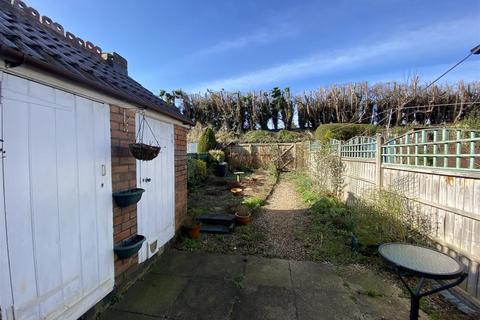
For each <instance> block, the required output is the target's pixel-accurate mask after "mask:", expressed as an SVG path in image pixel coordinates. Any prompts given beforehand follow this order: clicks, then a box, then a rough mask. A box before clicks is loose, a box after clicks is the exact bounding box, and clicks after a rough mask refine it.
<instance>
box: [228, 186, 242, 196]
mask: <svg viewBox="0 0 480 320" xmlns="http://www.w3.org/2000/svg"><path fill="white" fill-rule="evenodd" d="M242 191H243V189H242V188H232V189H230V192H231V193H232V194H233V195H234V196H235V197H240V195H241V194H242Z"/></svg>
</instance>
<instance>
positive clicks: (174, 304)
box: [100, 250, 409, 320]
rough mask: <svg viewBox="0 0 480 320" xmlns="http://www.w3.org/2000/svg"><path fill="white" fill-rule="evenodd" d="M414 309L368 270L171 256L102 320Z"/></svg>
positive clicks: (386, 314)
mask: <svg viewBox="0 0 480 320" xmlns="http://www.w3.org/2000/svg"><path fill="white" fill-rule="evenodd" d="M339 274H341V275H342V276H340V275H339ZM369 278H371V279H369ZM371 292H375V293H378V294H380V295H374V294H370V293H371ZM408 310H409V304H408V300H407V299H405V298H404V297H402V292H401V291H400V290H399V289H398V288H396V287H392V285H391V283H389V282H386V281H382V280H381V278H379V277H378V276H376V275H375V274H372V273H371V271H368V270H362V269H359V270H355V269H348V270H347V269H344V270H340V271H339V270H336V269H334V267H332V266H331V265H328V264H324V263H315V262H310V261H295V260H284V259H268V258H262V257H257V256H243V255H221V254H204V253H192V252H183V251H176V250H169V251H167V252H166V253H164V254H163V256H162V257H161V259H160V260H159V262H158V263H156V264H155V265H154V266H153V267H152V269H151V272H150V273H148V274H147V275H146V276H145V277H144V278H143V279H141V280H139V281H137V282H136V283H135V284H134V285H133V286H132V287H131V288H130V289H129V290H128V291H127V292H126V293H125V294H124V295H123V297H122V299H121V300H120V301H119V302H118V303H116V304H114V305H112V306H111V307H110V308H109V309H108V310H107V311H106V312H105V313H104V314H102V315H101V317H100V319H102V320H107V319H108V320H109V319H123V320H137V319H138V320H148V319H189V320H193V319H209V320H217V319H218V320H223V319H225V320H237V319H238V320H240V319H241V320H257V319H258V320H260V319H261V320H268V319H272V320H273V319H274V320H283V319H285V320H289V319H298V320H307V319H308V320H313V319H349V320H350V319H408Z"/></svg>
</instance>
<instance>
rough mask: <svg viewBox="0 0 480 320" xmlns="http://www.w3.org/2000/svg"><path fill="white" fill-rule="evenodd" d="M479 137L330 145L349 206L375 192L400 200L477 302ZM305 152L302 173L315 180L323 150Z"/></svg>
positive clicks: (438, 135)
mask: <svg viewBox="0 0 480 320" xmlns="http://www.w3.org/2000/svg"><path fill="white" fill-rule="evenodd" d="M479 137H480V133H479V132H478V131H474V130H471V131H468V130H445V129H441V128H433V129H426V130H420V131H416V132H415V131H412V132H409V133H407V134H405V135H403V136H401V137H397V138H395V139H390V140H388V141H386V142H385V144H383V145H379V146H377V145H376V144H377V141H381V140H380V139H379V137H378V136H377V137H376V139H375V138H373V137H372V138H366V137H356V138H353V139H351V140H349V141H347V142H340V141H335V142H333V143H331V145H332V146H334V147H335V148H336V150H340V152H339V154H341V156H342V162H343V164H344V173H343V179H344V189H343V197H344V200H345V201H346V202H347V204H350V205H351V204H353V203H354V201H355V200H356V199H358V198H362V197H368V196H369V192H371V191H373V190H375V189H378V188H384V189H390V190H392V191H395V192H396V193H398V194H400V195H402V196H404V197H405V199H406V203H407V206H408V207H409V208H411V209H412V210H414V212H415V214H416V216H417V217H418V219H420V218H421V219H424V221H427V222H428V223H429V225H430V234H429V235H430V238H431V239H432V240H434V241H435V242H436V243H437V247H438V249H439V250H441V251H442V252H445V253H447V254H449V255H451V256H452V257H456V258H457V259H458V260H459V261H460V262H462V263H463V264H464V265H465V267H466V269H467V270H468V273H469V276H468V278H467V280H466V281H464V282H463V283H462V284H461V286H460V287H461V288H462V289H463V290H465V291H466V292H468V293H469V294H470V296H472V297H474V298H476V299H480V164H479V163H480V151H479V150H480V146H479V144H480V138H479ZM303 147H304V150H303V151H304V152H303V159H304V160H303V163H304V166H305V169H306V170H307V171H308V172H310V174H312V175H315V173H316V172H315V168H316V167H318V166H321V165H322V164H319V163H315V159H316V157H315V156H314V154H315V153H316V152H319V149H320V148H321V146H320V144H319V143H318V142H306V143H304V145H303ZM379 148H380V149H379ZM332 149H333V148H332ZM375 150H381V155H380V152H378V153H379V154H378V155H376V152H375ZM333 152H337V151H335V150H334V151H333ZM326 178H327V177H325V178H324V179H326Z"/></svg>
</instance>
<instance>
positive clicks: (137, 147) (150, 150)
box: [128, 143, 160, 161]
mask: <svg viewBox="0 0 480 320" xmlns="http://www.w3.org/2000/svg"><path fill="white" fill-rule="evenodd" d="M128 149H129V150H130V153H131V154H132V156H133V157H134V158H135V159H138V160H145V161H149V160H153V159H155V158H156V157H157V156H158V154H159V153H160V147H157V146H151V145H148V144H145V143H131V144H129V145H128Z"/></svg>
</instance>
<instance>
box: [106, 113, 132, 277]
mask: <svg viewBox="0 0 480 320" xmlns="http://www.w3.org/2000/svg"><path fill="white" fill-rule="evenodd" d="M123 110H124V109H122V108H119V107H117V106H113V105H112V106H110V126H111V129H110V130H111V139H112V141H111V143H112V189H113V192H115V191H121V190H125V189H129V188H135V187H136V186H137V181H136V172H137V167H136V160H135V158H134V157H132V155H131V154H130V151H129V150H128V145H129V144H130V143H133V142H135V112H134V111H132V110H126V111H125V112H126V118H128V119H129V121H128V130H127V132H125V128H124V123H123V122H124V115H123ZM136 233H137V206H136V205H132V206H129V207H126V208H119V207H117V206H116V204H115V201H113V242H114V243H117V242H119V241H122V240H125V239H127V238H129V237H130V236H131V235H134V234H136ZM137 266H138V257H137V255H135V256H133V257H131V258H129V259H125V260H119V259H118V258H117V256H115V283H116V284H117V285H118V284H120V283H121V282H123V281H124V280H125V278H126V277H127V275H128V274H129V273H130V272H133V271H135V270H136V268H137ZM126 271H128V272H126Z"/></svg>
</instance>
